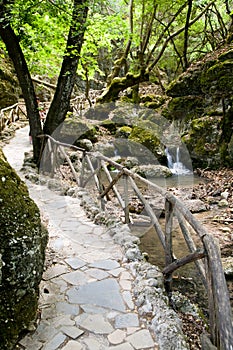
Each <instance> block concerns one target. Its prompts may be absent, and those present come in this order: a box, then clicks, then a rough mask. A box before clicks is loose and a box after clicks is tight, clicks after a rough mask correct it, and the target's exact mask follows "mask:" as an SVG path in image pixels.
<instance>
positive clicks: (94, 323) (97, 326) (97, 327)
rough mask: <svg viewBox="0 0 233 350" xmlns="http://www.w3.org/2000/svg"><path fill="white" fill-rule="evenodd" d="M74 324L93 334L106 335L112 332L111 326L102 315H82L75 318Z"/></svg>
mask: <svg viewBox="0 0 233 350" xmlns="http://www.w3.org/2000/svg"><path fill="white" fill-rule="evenodd" d="M75 321H76V324H77V325H79V326H81V327H82V328H85V329H87V330H88V331H90V332H93V333H95V334H108V333H111V332H113V330H114V329H113V327H112V325H111V324H110V323H109V322H108V321H106V320H105V318H104V316H103V315H98V314H95V315H90V314H82V315H80V316H77V317H76V318H75Z"/></svg>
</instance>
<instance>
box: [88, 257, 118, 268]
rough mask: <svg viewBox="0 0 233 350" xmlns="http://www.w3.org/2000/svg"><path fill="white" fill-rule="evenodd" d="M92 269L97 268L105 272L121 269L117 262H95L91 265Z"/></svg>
mask: <svg viewBox="0 0 233 350" xmlns="http://www.w3.org/2000/svg"><path fill="white" fill-rule="evenodd" d="M90 266H91V267H96V268H98V269H103V270H113V269H116V268H118V267H120V264H119V263H118V262H117V261H115V260H110V259H109V260H99V261H95V262H94V263H92V264H91V265H90Z"/></svg>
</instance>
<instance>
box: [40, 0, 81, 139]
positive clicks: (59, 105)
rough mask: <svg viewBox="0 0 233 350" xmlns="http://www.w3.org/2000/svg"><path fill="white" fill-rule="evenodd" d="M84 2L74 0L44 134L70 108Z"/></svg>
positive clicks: (48, 131) (57, 122)
mask: <svg viewBox="0 0 233 350" xmlns="http://www.w3.org/2000/svg"><path fill="white" fill-rule="evenodd" d="M86 4H87V1H86V0H74V5H73V6H74V7H73V14H72V23H71V26H70V31H69V35H68V40H67V45H66V52H65V56H64V59H63V63H62V67H61V71H60V75H59V78H58V82H57V88H56V91H55V95H54V98H53V101H52V103H51V106H50V109H49V112H48V115H47V118H46V122H45V126H44V132H45V134H49V135H52V133H53V132H54V131H55V130H56V129H57V128H58V127H59V125H61V123H62V122H63V121H64V120H65V117H66V114H67V111H68V110H69V108H70V98H71V93H72V90H73V87H74V84H75V76H76V71H77V66H78V62H79V56H80V51H81V48H82V43H83V38H84V33H85V23H86V18H87V12H88V7H87V6H86ZM57 130H58V129H57Z"/></svg>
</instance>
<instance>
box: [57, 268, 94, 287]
mask: <svg viewBox="0 0 233 350" xmlns="http://www.w3.org/2000/svg"><path fill="white" fill-rule="evenodd" d="M62 278H63V279H64V280H65V281H66V282H68V283H70V284H73V285H74V286H77V285H81V284H85V283H86V282H87V281H88V278H87V275H86V274H85V273H84V272H82V271H73V272H70V273H66V274H65V275H62Z"/></svg>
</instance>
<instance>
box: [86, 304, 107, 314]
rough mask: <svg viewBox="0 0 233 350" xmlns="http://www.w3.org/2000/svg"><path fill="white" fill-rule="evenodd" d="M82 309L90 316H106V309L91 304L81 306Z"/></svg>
mask: <svg viewBox="0 0 233 350" xmlns="http://www.w3.org/2000/svg"><path fill="white" fill-rule="evenodd" d="M80 308H81V309H82V310H83V311H84V312H86V313H88V314H106V308H102V307H98V306H95V305H91V304H90V305H88V304H83V305H80Z"/></svg>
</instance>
